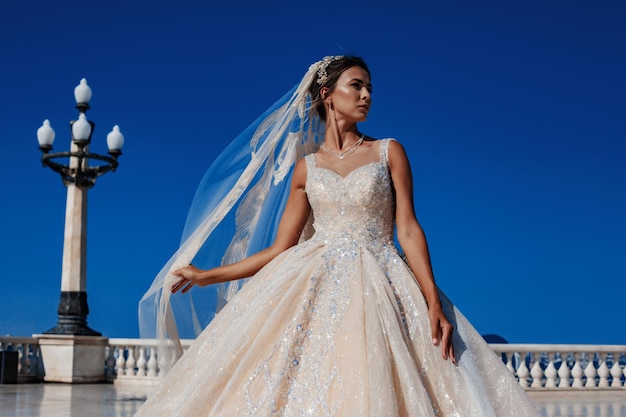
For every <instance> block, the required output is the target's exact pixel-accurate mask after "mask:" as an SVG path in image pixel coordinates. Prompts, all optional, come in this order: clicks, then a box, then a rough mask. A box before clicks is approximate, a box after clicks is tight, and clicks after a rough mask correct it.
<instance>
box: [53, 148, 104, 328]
mask: <svg viewBox="0 0 626 417" xmlns="http://www.w3.org/2000/svg"><path fill="white" fill-rule="evenodd" d="M71 146H72V152H78V150H79V149H78V146H77V145H76V144H74V143H72V145H71ZM84 150H85V151H88V149H87V147H85V149H84ZM82 162H83V163H84V162H85V161H82ZM79 163H81V162H79V160H78V159H77V158H75V157H72V158H71V159H70V168H72V169H75V168H76V167H77V166H78V164H79ZM88 314H89V306H88V304H87V188H83V187H80V186H78V185H76V184H75V183H68V184H67V202H66V207H65V232H64V238H63V266H62V271H61V299H60V301H59V308H58V316H59V319H58V323H57V324H56V326H55V327H53V328H52V329H50V330H48V331H46V332H44V333H46V334H73V335H84V336H100V335H101V333H99V332H97V331H95V330H92V329H91V328H89V326H87V315H88Z"/></svg>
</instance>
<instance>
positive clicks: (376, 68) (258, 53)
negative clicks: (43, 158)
mask: <svg viewBox="0 0 626 417" xmlns="http://www.w3.org/2000/svg"><path fill="white" fill-rule="evenodd" d="M211 3H212V2H192V1H188V0H182V1H176V2H165V1H150V2H148V1H133V2H129V1H124V2H122V1H118V0H113V1H106V2H101V1H95V2H85V1H81V2H76V1H64V2H43V1H25V2H8V3H7V4H5V5H3V9H2V13H0V56H1V58H0V61H1V62H2V65H0V135H1V139H2V154H3V158H2V163H1V164H0V184H1V187H2V188H1V189H2V195H3V197H2V203H1V204H0V237H1V239H0V262H1V264H2V272H1V273H0V280H1V282H2V289H1V290H0V334H13V335H30V334H32V333H38V332H42V331H45V330H47V329H48V328H50V327H52V326H53V325H54V324H55V323H56V309H57V305H58V301H59V292H60V280H61V278H60V277H61V256H62V239H63V222H64V210H65V188H64V187H63V185H62V184H61V180H60V178H59V176H58V175H57V174H55V173H53V172H52V171H51V170H49V169H44V168H42V167H41V165H40V162H39V158H40V152H39V150H38V149H37V141H36V130H37V128H38V127H39V126H40V125H41V123H42V121H43V120H44V119H46V118H47V119H50V122H51V124H52V126H53V128H54V129H55V130H56V133H57V138H56V141H55V150H59V151H60V150H66V149H67V147H68V146H69V138H70V136H69V128H68V124H67V123H68V122H69V121H70V120H71V119H74V118H75V117H76V116H77V111H76V110H75V109H74V108H73V106H74V101H73V88H74V86H75V85H77V84H78V82H79V80H80V79H81V78H82V77H85V78H87V80H88V82H89V84H90V85H91V87H92V89H93V98H92V101H91V107H92V109H91V110H90V111H89V112H88V117H89V119H91V120H93V121H95V123H96V130H95V133H94V137H93V145H92V148H91V149H92V150H93V151H97V152H98V151H99V152H105V151H106V145H105V142H106V141H105V137H106V133H107V132H108V131H109V130H110V129H111V128H112V126H113V125H114V124H118V125H119V126H120V128H121V130H122V132H123V133H124V135H125V137H126V145H125V147H124V150H123V152H124V154H123V155H122V156H121V159H120V167H119V169H118V171H117V172H115V173H111V174H107V175H105V176H104V177H102V178H100V179H99V180H98V183H97V184H96V187H95V188H94V189H92V190H91V191H90V192H89V199H90V201H89V226H88V278H87V282H88V284H87V289H88V294H89V306H90V309H91V313H90V315H89V325H90V326H91V327H92V328H94V329H96V330H98V331H100V332H102V333H103V334H104V335H106V336H109V337H136V336H138V330H137V318H136V311H137V302H138V300H139V299H140V297H141V295H142V294H143V292H144V291H145V290H146V289H147V287H148V285H149V284H150V282H151V281H152V279H153V277H154V276H155V274H156V273H157V272H158V271H159V270H160V268H161V266H162V265H163V264H164V263H165V262H166V261H167V259H168V258H169V257H170V255H171V254H172V253H173V252H174V251H175V250H176V249H177V247H178V243H179V239H180V234H181V232H182V228H183V225H184V221H185V216H186V213H187V209H188V207H189V204H190V202H191V199H192V197H193V192H194V190H195V187H196V185H197V183H198V181H199V180H200V178H201V177H202V175H203V173H204V172H205V171H206V169H207V168H208V166H209V164H210V163H211V161H212V160H213V159H214V158H215V156H216V155H217V154H218V153H219V152H220V151H221V150H222V149H223V148H224V147H225V146H226V144H227V143H228V142H229V141H230V140H231V139H232V138H233V137H235V136H236V135H237V134H238V133H239V132H240V131H242V130H243V129H244V128H245V127H246V126H247V125H248V124H249V123H250V122H252V121H253V120H254V119H255V118H256V116H258V115H259V114H260V113H261V112H262V111H264V110H265V109H266V108H267V107H269V106H270V105H271V104H272V103H273V102H274V101H275V100H276V99H278V98H279V97H281V96H282V94H283V93H284V92H286V91H287V90H288V89H289V88H291V87H292V86H293V85H294V84H295V83H296V82H297V81H298V80H299V79H300V77H301V76H302V74H303V73H304V72H305V71H306V69H307V68H308V66H309V65H310V64H311V63H312V62H314V61H316V60H317V59H319V58H321V57H322V56H324V55H328V54H339V53H353V54H357V55H362V56H363V57H364V58H365V59H366V60H367V61H368V63H369V64H370V69H371V71H372V82H373V84H374V95H373V108H372V111H371V113H370V118H369V120H368V121H367V122H366V123H365V124H364V125H362V126H361V129H362V130H363V131H364V132H365V133H367V134H368V135H371V136H375V137H395V138H397V139H398V140H400V141H401V142H402V143H403V144H404V145H405V147H406V148H407V152H408V154H409V157H410V160H411V162H412V165H413V171H414V176H415V199H416V208H417V214H418V217H419V219H420V221H421V223H422V225H423V226H424V229H425V230H426V232H427V235H428V238H429V243H430V248H431V254H432V258H433V263H434V268H435V274H436V277H437V280H438V282H439V285H440V287H441V288H442V289H443V290H444V291H445V292H446V293H447V294H448V295H449V297H450V298H451V299H452V300H453V301H454V302H455V303H456V304H457V305H458V306H459V308H460V309H461V310H462V311H463V312H464V313H465V315H466V316H467V317H468V318H469V319H470V321H471V322H472V323H473V324H474V325H475V326H476V328H477V329H478V331H479V332H481V333H482V334H486V333H497V334H500V335H502V336H504V337H505V338H507V339H508V340H509V341H511V342H519V343H611V344H626V332H625V331H624V330H626V329H625V324H624V318H623V317H624V312H623V305H624V297H625V295H626V239H625V238H624V236H625V235H626V216H625V215H624V214H625V213H626V163H625V159H626V98H625V97H626V82H625V78H626V77H625V76H624V74H626V47H625V45H626V29H625V25H624V22H625V21H626V3H624V2H623V1H614V2H609V1H596V2H588V1H561V2H555V1H506V2H502V1H491V2H488V1H480V0H479V1H478V2H464V1H445V2H422V1H412V2H408V1H406V2H395V1H384V2H381V1H376V2H367V1H363V2H344V1H318V2H299V3H297V2H293V1H268V2H254V4H247V3H245V2H239V1H231V2H228V4H226V3H224V4H221V5H218V6H215V5H212V4H211ZM374 3H375V4H376V5H372V4H374ZM409 3H410V4H411V5H408V4H409Z"/></svg>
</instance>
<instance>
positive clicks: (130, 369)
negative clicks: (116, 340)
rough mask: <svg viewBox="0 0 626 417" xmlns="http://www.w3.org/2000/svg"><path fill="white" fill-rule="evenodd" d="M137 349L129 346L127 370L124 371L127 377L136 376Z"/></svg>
mask: <svg viewBox="0 0 626 417" xmlns="http://www.w3.org/2000/svg"><path fill="white" fill-rule="evenodd" d="M135 364H136V361H135V347H134V346H128V358H126V369H125V370H124V375H126V376H134V375H135Z"/></svg>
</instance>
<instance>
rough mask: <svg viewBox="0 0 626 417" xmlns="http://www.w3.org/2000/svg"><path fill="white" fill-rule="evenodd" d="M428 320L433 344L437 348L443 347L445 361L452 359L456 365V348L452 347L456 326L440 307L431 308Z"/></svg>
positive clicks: (442, 353) (442, 354)
mask: <svg viewBox="0 0 626 417" xmlns="http://www.w3.org/2000/svg"><path fill="white" fill-rule="evenodd" d="M428 318H429V319H430V328H431V329H432V338H433V344H434V345H435V346H439V345H441V356H442V357H443V358H444V359H450V360H451V361H452V363H454V364H456V357H455V356H454V346H453V345H452V332H453V331H454V326H453V325H452V323H450V321H449V320H448V318H447V317H446V315H445V313H444V312H443V310H442V309H441V307H440V306H436V307H429V308H428Z"/></svg>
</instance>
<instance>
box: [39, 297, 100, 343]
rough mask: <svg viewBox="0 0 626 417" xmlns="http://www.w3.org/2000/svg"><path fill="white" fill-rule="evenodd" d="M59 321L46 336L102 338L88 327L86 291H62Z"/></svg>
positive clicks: (46, 332)
mask: <svg viewBox="0 0 626 417" xmlns="http://www.w3.org/2000/svg"><path fill="white" fill-rule="evenodd" d="M58 314H59V320H58V322H57V324H56V326H54V327H53V328H52V329H50V330H47V331H45V332H43V333H44V334H59V335H75V336H102V333H100V332H97V331H95V330H93V329H91V328H90V327H89V326H87V315H88V314H89V306H88V305H87V293H86V292H84V291H62V292H61V301H60V302H59V309H58Z"/></svg>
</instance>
